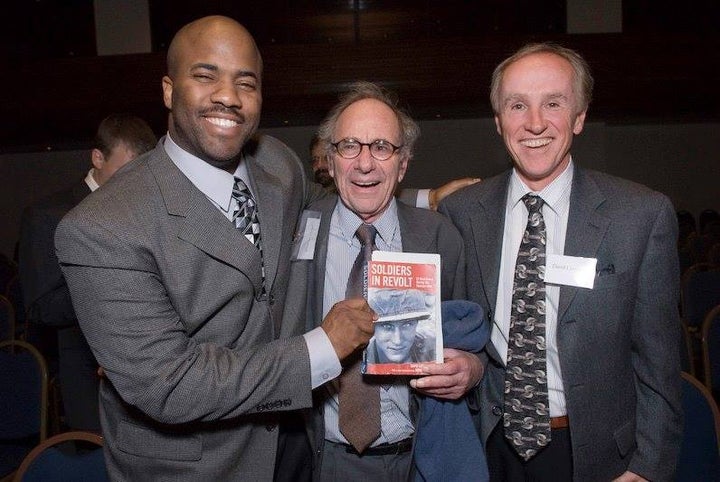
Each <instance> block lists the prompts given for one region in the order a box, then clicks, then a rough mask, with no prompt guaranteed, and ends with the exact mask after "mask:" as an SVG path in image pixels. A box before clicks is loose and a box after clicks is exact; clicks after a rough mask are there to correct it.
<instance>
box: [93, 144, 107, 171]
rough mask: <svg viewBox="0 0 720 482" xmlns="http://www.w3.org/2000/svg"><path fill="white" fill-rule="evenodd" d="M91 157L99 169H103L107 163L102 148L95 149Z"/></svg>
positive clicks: (95, 166) (94, 165)
mask: <svg viewBox="0 0 720 482" xmlns="http://www.w3.org/2000/svg"><path fill="white" fill-rule="evenodd" d="M90 159H92V165H93V167H94V168H95V169H97V170H100V169H102V168H103V166H104V165H105V156H104V155H103V153H102V151H101V150H100V149H93V150H92V153H91V154H90Z"/></svg>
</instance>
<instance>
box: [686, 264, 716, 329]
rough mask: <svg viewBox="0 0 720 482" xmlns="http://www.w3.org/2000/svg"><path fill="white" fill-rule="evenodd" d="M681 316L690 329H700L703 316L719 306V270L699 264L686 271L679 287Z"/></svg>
mask: <svg viewBox="0 0 720 482" xmlns="http://www.w3.org/2000/svg"><path fill="white" fill-rule="evenodd" d="M681 291H682V292H681V300H682V316H683V318H684V319H685V321H686V323H687V324H688V327H689V328H690V329H697V330H699V329H700V326H701V325H702V322H703V319H704V318H705V315H706V314H707V313H708V311H710V309H711V308H712V307H713V306H715V305H717V304H720V269H717V268H715V267H712V266H711V265H709V264H707V263H705V264H699V265H694V266H692V267H691V268H689V269H688V271H687V272H686V273H685V275H683V280H682V285H681Z"/></svg>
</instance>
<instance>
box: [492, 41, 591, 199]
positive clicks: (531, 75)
mask: <svg viewBox="0 0 720 482" xmlns="http://www.w3.org/2000/svg"><path fill="white" fill-rule="evenodd" d="M573 80H574V79H573V69H572V66H571V65H570V63H569V62H568V61H567V60H565V59H563V58H562V57H560V56H558V55H555V54H552V53H547V52H543V53H534V54H530V55H528V56H526V57H522V58H520V59H519V60H517V61H515V62H513V63H512V64H510V65H509V66H508V67H507V69H506V70H505V72H504V74H503V77H502V82H501V85H500V96H499V98H500V105H499V110H498V113H497V114H496V115H495V125H496V126H497V131H498V133H499V134H500V135H501V136H502V138H503V141H504V142H505V147H506V148H507V150H508V152H509V153H510V155H511V156H512V158H513V161H514V164H515V169H516V170H517V173H518V175H519V176H520V178H521V179H522V180H523V182H525V184H527V186H528V187H529V188H530V189H532V190H533V191H540V190H542V189H543V188H544V187H545V186H547V185H548V184H550V183H551V182H552V181H553V180H554V179H555V178H556V177H558V176H559V175H560V174H561V173H562V172H563V171H564V170H565V168H566V167H567V165H568V163H569V162H570V146H571V145H572V141H573V136H574V135H576V134H579V133H580V132H582V129H583V125H584V123H585V113H586V110H585V109H581V107H580V104H579V102H578V93H577V92H575V91H574V89H573V86H574V83H573Z"/></svg>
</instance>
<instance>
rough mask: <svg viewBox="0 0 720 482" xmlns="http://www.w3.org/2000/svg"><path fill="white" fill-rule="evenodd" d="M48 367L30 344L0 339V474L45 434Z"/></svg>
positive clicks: (16, 463) (17, 463) (19, 459)
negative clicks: (0, 340) (1, 340)
mask: <svg viewBox="0 0 720 482" xmlns="http://www.w3.org/2000/svg"><path fill="white" fill-rule="evenodd" d="M47 397H48V369H47V365H46V363H45V359H44V358H43V356H42V355H41V354H40V352H39V351H38V350H37V349H36V348H35V347H34V346H32V345H31V344H29V343H27V342H24V341H20V340H10V341H3V342H0V477H3V476H5V475H7V474H9V473H11V472H13V471H14V470H15V469H17V467H18V466H19V465H20V463H21V462H22V459H23V458H24V457H25V455H27V454H28V452H30V450H32V448H33V447H34V446H35V445H36V444H37V443H39V442H42V441H43V440H45V438H46V436H47Z"/></svg>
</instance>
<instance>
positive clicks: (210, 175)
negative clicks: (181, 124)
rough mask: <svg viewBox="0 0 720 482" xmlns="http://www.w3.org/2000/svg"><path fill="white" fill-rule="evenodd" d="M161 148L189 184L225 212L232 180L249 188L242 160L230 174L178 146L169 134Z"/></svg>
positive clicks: (229, 202) (228, 207) (230, 205)
mask: <svg viewBox="0 0 720 482" xmlns="http://www.w3.org/2000/svg"><path fill="white" fill-rule="evenodd" d="M163 146H164V147H165V152H167V154H168V156H170V159H171V160H172V162H173V163H174V164H175V165H176V166H177V168H178V169H180V171H182V173H183V174H185V176H186V177H187V178H188V179H189V180H190V182H192V183H193V184H194V185H195V187H197V188H198V189H199V190H200V191H201V192H202V193H203V194H205V195H206V196H207V197H208V198H210V200H212V201H213V202H214V203H215V204H216V205H218V206H219V207H220V209H222V210H223V211H225V212H228V211H229V210H230V209H231V207H232V204H231V200H232V189H233V185H234V184H235V179H234V178H235V177H239V178H240V179H243V180H244V181H246V182H245V183H246V184H247V185H248V187H249V186H250V183H249V182H247V179H248V174H247V167H246V166H245V163H244V162H242V160H241V161H240V162H239V163H238V167H237V169H235V173H234V174H230V173H229V172H227V171H223V170H222V169H219V168H217V167H215V166H211V165H210V164H208V163H207V162H205V161H203V160H202V159H200V158H199V157H196V156H193V155H192V154H190V153H189V152H187V151H186V150H184V149H183V148H182V147H180V146H178V145H177V144H176V143H175V141H173V140H172V138H171V137H170V133H168V134H167V135H166V136H165V142H164V143H163ZM250 190H251V191H252V188H250Z"/></svg>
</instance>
